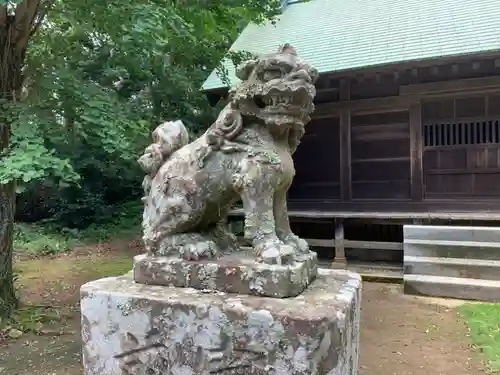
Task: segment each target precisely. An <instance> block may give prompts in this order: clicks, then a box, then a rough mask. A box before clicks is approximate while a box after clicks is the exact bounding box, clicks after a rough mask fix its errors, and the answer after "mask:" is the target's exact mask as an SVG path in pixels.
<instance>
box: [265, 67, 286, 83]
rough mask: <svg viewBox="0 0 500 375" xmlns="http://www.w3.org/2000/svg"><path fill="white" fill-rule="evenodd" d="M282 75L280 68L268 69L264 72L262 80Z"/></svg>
mask: <svg viewBox="0 0 500 375" xmlns="http://www.w3.org/2000/svg"><path fill="white" fill-rule="evenodd" d="M281 77H283V71H282V70H281V69H268V70H266V71H265V72H264V77H263V78H264V81H270V80H272V79H277V78H281Z"/></svg>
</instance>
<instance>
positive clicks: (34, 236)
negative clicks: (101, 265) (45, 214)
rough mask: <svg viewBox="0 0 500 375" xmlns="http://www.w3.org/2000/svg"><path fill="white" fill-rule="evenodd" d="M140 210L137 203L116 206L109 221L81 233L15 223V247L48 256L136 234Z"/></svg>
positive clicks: (140, 203)
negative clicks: (84, 245) (79, 246)
mask: <svg viewBox="0 0 500 375" xmlns="http://www.w3.org/2000/svg"><path fill="white" fill-rule="evenodd" d="M142 207H143V206H142V202H140V201H139V202H136V201H134V202H130V203H126V204H124V205H122V206H120V207H117V210H116V212H115V215H113V217H112V218H111V219H109V220H107V221H105V222H101V223H95V224H92V225H90V226H89V227H87V228H86V229H83V230H78V229H72V228H62V227H60V226H58V225H57V224H56V223H37V224H25V223H16V225H15V230H14V248H15V249H16V250H24V251H27V252H29V253H33V254H37V255H50V254H57V253H61V252H64V251H67V250H69V249H71V248H72V247H75V246H78V245H83V244H92V243H96V242H100V241H106V240H109V239H111V238H114V237H117V236H120V237H130V236H132V235H137V234H138V233H139V231H140V229H139V228H140V221H141V218H142Z"/></svg>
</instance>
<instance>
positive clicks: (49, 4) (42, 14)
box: [29, 0, 56, 38]
mask: <svg viewBox="0 0 500 375" xmlns="http://www.w3.org/2000/svg"><path fill="white" fill-rule="evenodd" d="M55 2H56V1H55V0H53V1H48V0H46V1H45V2H44V7H43V8H42V9H40V11H39V12H38V17H37V19H36V22H35V23H34V24H33V26H32V27H31V31H30V35H29V37H30V38H31V37H32V36H33V34H35V33H36V31H37V30H38V29H39V28H40V25H41V24H42V22H43V21H44V20H45V17H46V16H47V13H48V12H49V10H50V9H52V7H53V6H54V4H55Z"/></svg>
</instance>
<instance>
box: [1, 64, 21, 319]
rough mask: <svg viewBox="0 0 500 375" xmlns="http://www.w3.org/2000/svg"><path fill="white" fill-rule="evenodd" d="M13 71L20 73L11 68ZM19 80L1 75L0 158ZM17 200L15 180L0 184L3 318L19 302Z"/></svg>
mask: <svg viewBox="0 0 500 375" xmlns="http://www.w3.org/2000/svg"><path fill="white" fill-rule="evenodd" d="M11 73H14V74H16V73H17V72H16V71H15V70H11ZM19 76H20V75H19ZM17 79H18V77H15V76H13V75H10V76H9V77H5V76H4V77H2V80H1V81H0V88H2V89H3V90H2V92H0V157H1V155H2V154H4V153H5V152H7V151H8V149H9V145H10V137H11V130H12V129H11V124H12V119H13V116H14V113H12V109H13V108H12V105H13V104H14V102H15V94H11V95H9V94H6V92H7V90H6V89H7V88H12V86H13V84H15V82H16V81H17ZM11 92H12V93H13V92H15V91H11ZM2 93H3V95H1V94H2ZM15 202H16V190H15V182H9V183H6V184H0V318H2V317H8V316H9V315H10V313H11V312H12V310H13V309H15V308H16V307H17V303H18V301H17V296H16V293H15V288H14V274H13V269H12V255H13V247H12V245H13V234H14V214H15Z"/></svg>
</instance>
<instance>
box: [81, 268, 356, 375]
mask: <svg viewBox="0 0 500 375" xmlns="http://www.w3.org/2000/svg"><path fill="white" fill-rule="evenodd" d="M81 295H82V301H81V312H82V332H83V364H84V368H85V375H103V374H105V375H125V374H134V375H136V374H145V375H151V374H155V375H156V374H162V375H195V374H196V375H209V374H227V375H243V374H245V375H264V374H266V375H355V374H357V368H358V348H359V317H360V302H361V301H360V298H361V279H360V277H359V275H357V274H353V273H350V272H348V271H343V270H319V271H318V278H317V279H316V280H315V281H314V282H313V283H312V284H311V285H310V286H309V288H308V289H307V290H306V291H305V292H303V293H302V294H301V295H300V296H298V297H294V298H289V299H278V298H264V297H255V296H248V295H238V294H226V293H222V292H216V293H204V292H202V291H200V290H196V289H192V288H174V287H164V286H150V285H143V284H137V283H134V281H133V280H132V278H130V276H123V277H117V278H107V279H102V280H98V281H94V282H91V283H88V284H85V285H84V286H83V287H82V289H81Z"/></svg>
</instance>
